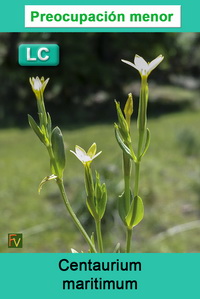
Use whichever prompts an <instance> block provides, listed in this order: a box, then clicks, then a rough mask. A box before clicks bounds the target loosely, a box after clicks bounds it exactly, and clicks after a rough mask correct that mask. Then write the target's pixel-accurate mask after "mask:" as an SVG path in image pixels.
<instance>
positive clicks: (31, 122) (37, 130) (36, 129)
mask: <svg viewBox="0 0 200 299" xmlns="http://www.w3.org/2000/svg"><path fill="white" fill-rule="evenodd" d="M28 122H29V125H30V127H31V128H32V130H33V131H34V132H35V134H36V135H37V136H38V138H39V139H40V141H41V142H42V143H44V144H45V138H44V135H43V133H42V131H41V130H40V128H39V126H38V125H37V124H36V122H35V120H34V119H33V117H32V116H31V115H29V114H28Z"/></svg>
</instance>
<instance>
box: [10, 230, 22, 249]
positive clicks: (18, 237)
mask: <svg viewBox="0 0 200 299" xmlns="http://www.w3.org/2000/svg"><path fill="white" fill-rule="evenodd" d="M22 246H23V236H22V234H18V233H10V234H8V248H22Z"/></svg>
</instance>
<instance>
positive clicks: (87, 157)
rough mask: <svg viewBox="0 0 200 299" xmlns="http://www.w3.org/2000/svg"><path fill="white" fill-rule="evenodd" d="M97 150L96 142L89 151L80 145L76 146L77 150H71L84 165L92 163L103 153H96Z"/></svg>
mask: <svg viewBox="0 0 200 299" xmlns="http://www.w3.org/2000/svg"><path fill="white" fill-rule="evenodd" d="M96 150H97V146H96V143H93V144H92V145H91V147H90V148H89V150H88V151H87V153H86V151H85V150H84V149H83V148H82V147H80V146H78V145H76V146H75V152H74V151H71V150H70V152H72V153H73V154H74V155H75V156H76V157H77V158H78V159H79V160H80V161H81V162H82V163H83V165H86V164H90V163H91V162H92V161H93V160H94V159H95V158H96V157H97V156H99V155H100V154H101V152H99V153H97V154H96Z"/></svg>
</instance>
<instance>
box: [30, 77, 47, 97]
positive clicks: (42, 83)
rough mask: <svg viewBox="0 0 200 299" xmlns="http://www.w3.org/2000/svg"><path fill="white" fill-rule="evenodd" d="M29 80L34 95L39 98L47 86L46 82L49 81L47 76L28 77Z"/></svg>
mask: <svg viewBox="0 0 200 299" xmlns="http://www.w3.org/2000/svg"><path fill="white" fill-rule="evenodd" d="M29 82H30V84H31V87H32V90H33V92H34V93H35V95H36V97H37V98H40V97H41V94H43V92H44V90H45V88H46V86H47V83H48V82H49V78H48V79H46V80H44V77H41V79H40V78H39V77H36V78H34V77H32V78H29Z"/></svg>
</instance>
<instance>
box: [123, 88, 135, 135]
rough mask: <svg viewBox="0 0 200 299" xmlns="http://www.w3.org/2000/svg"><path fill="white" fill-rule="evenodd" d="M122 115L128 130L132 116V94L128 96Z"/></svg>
mask: <svg viewBox="0 0 200 299" xmlns="http://www.w3.org/2000/svg"><path fill="white" fill-rule="evenodd" d="M124 114H125V117H126V121H127V124H128V127H129V130H130V124H131V115H132V114H133V97H132V94H131V93H129V94H128V99H127V101H126V104H125V107H124Z"/></svg>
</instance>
